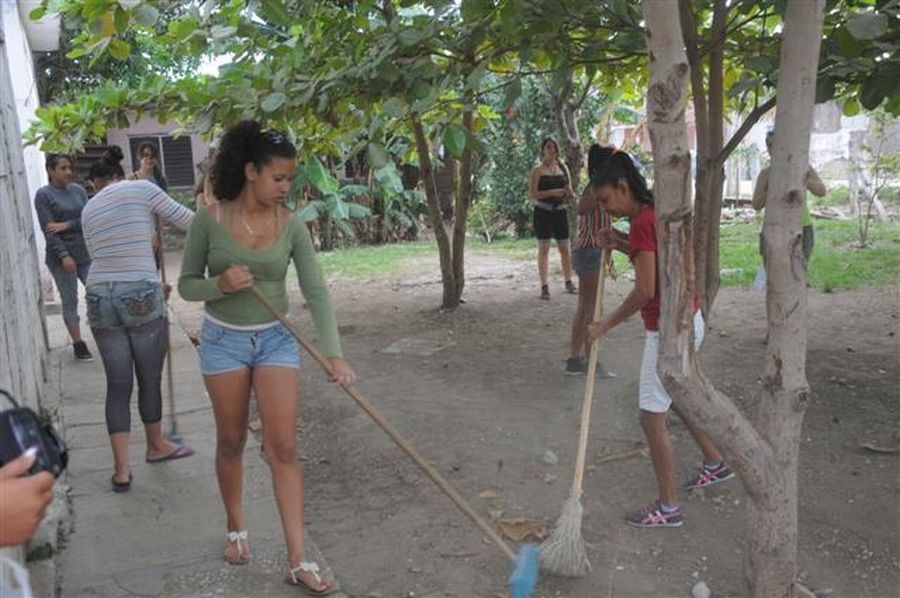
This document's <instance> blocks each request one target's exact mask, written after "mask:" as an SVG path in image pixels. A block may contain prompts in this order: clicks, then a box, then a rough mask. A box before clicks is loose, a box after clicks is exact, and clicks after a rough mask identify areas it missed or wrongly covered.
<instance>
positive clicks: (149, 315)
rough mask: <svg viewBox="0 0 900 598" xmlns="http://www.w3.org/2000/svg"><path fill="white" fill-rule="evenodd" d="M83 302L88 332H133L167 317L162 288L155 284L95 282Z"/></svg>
mask: <svg viewBox="0 0 900 598" xmlns="http://www.w3.org/2000/svg"><path fill="white" fill-rule="evenodd" d="M84 298H85V302H86V303H87V317H88V323H89V324H90V326H91V328H133V327H135V326H141V325H143V324H147V323H149V322H152V321H154V320H158V319H159V318H161V317H163V316H164V315H165V314H166V300H165V297H164V295H163V290H162V285H161V284H159V283H158V282H155V281H148V280H138V281H133V282H97V283H93V284H91V285H90V286H88V287H87V289H85V297H84Z"/></svg>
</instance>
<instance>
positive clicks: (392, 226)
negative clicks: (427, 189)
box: [372, 162, 428, 241]
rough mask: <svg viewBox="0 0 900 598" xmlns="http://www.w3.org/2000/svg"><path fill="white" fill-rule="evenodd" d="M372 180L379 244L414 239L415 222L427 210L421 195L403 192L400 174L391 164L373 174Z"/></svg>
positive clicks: (410, 191) (415, 232)
mask: <svg viewBox="0 0 900 598" xmlns="http://www.w3.org/2000/svg"><path fill="white" fill-rule="evenodd" d="M372 174H373V178H374V179H375V183H376V185H375V194H374V200H375V211H376V212H380V215H381V219H382V221H381V240H382V241H397V240H400V239H404V238H406V239H415V237H416V236H417V235H418V230H419V219H420V218H421V217H422V216H424V215H425V214H426V213H427V211H428V207H427V206H426V204H425V198H424V194H423V193H422V191H421V190H419V189H406V188H404V186H403V180H402V178H401V176H400V171H399V170H398V169H397V166H396V165H394V163H393V162H388V163H387V164H385V165H384V166H382V167H381V168H377V169H375V170H374V171H373V173H372Z"/></svg>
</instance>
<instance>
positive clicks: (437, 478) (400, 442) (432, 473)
mask: <svg viewBox="0 0 900 598" xmlns="http://www.w3.org/2000/svg"><path fill="white" fill-rule="evenodd" d="M250 292H251V293H253V296H254V297H256V299H257V300H258V301H259V302H260V303H262V304H263V306H264V307H265V308H266V309H267V310H269V312H270V313H271V314H272V315H273V316H275V317H276V318H277V319H278V321H279V322H281V323H282V324H283V325H284V327H285V328H287V329H288V330H289V331H290V332H291V334H292V335H294V338H296V339H297V342H298V343H300V346H302V347H303V349H304V350H305V351H306V352H307V353H309V354H310V355H311V356H312V358H313V359H314V360H316V362H318V364H319V365H320V366H322V369H324V370H325V371H326V372H327V373H328V374H329V375H331V365H330V364H329V363H328V360H327V359H325V357H324V356H323V355H322V354H321V353H319V351H318V350H317V349H316V348H315V347H314V346H313V345H312V344H311V343H309V342H307V341H306V339H304V338H303V337H302V336H300V333H299V332H298V331H297V328H296V327H295V326H294V325H293V324H292V323H290V322H288V321H287V318H285V317H284V315H282V314H281V313H280V312H279V311H278V309H277V308H276V307H275V306H274V305H272V302H271V301H269V299H268V297H266V296H265V295H263V294H262V292H260V290H259V288H258V287H257V286H256V285H255V284H254V285H253V286H252V287H250ZM340 387H341V389H342V390H343V391H344V392H346V393H347V394H348V395H350V398H351V399H353V400H354V401H355V402H356V404H357V405H359V406H360V407H361V408H362V410H363V411H365V412H366V413H367V414H368V415H369V417H371V418H372V419H373V420H374V421H375V423H376V424H378V427H380V428H381V429H382V430H384V431H385V433H386V434H387V435H388V436H390V437H391V440H393V441H394V442H395V443H396V444H397V446H399V447H400V448H401V449H403V452H405V453H406V454H407V455H409V457H410V458H411V459H412V460H413V461H415V462H416V464H417V465H418V466H419V467H421V468H422V471H424V472H425V474H426V475H427V476H428V477H429V478H431V481H433V482H434V483H435V484H437V485H438V488H440V489H441V491H442V492H443V493H444V494H446V495H447V496H448V497H449V498H450V500H452V501H453V502H454V503H455V504H456V506H457V507H459V509H460V510H461V511H462V512H463V513H464V514H465V515H466V516H467V517H468V518H469V519H471V520H472V522H473V523H474V524H475V525H477V526H478V528H479V529H480V530H481V531H482V532H484V534H485V535H486V536H487V537H488V538H489V539H490V540H491V541H492V542H493V543H494V544H496V545H497V547H498V548H499V549H500V550H502V551H503V553H504V554H505V555H506V556H507V558H510V559H514V558H515V556H516V554H515V553H514V552H513V551H512V549H511V548H510V547H509V546H508V545H507V544H506V542H505V541H504V540H503V538H501V537H500V535H499V534H498V533H497V532H496V531H494V529H493V528H492V527H491V526H490V525H488V524H487V522H486V521H484V519H483V518H482V517H481V516H480V515H478V513H476V512H475V509H473V508H472V507H471V506H470V505H469V504H468V503H467V502H466V500H465V499H464V498H463V497H462V496H460V494H459V493H458V492H457V491H456V489H454V488H453V486H451V485H450V482H448V481H447V480H446V479H444V477H443V476H442V475H441V474H440V473H438V472H437V470H436V469H435V468H434V467H432V466H431V464H430V463H428V461H426V460H425V459H424V458H423V457H422V456H421V455H420V454H419V453H418V451H416V449H415V448H413V446H412V445H411V444H410V443H409V442H407V441H406V439H404V438H403V437H402V436H400V434H399V433H397V431H396V430H395V429H394V427H393V426H392V425H391V424H390V423H389V422H388V421H387V420H386V419H385V418H384V416H383V415H381V413H380V412H379V411H378V410H377V409H376V408H375V406H374V405H372V403H371V402H370V401H369V399H367V398H366V397H365V396H363V395H362V393H360V392H359V391H358V390H356V388H354V387H352V386H344V385H343V384H341V385H340Z"/></svg>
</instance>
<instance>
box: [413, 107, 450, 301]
mask: <svg viewBox="0 0 900 598" xmlns="http://www.w3.org/2000/svg"><path fill="white" fill-rule="evenodd" d="M412 128H413V135H414V136H415V139H416V152H417V153H418V154H419V174H420V175H421V177H422V181H423V182H424V183H425V201H426V203H427V204H428V218H429V220H431V227H432V229H433V230H434V237H435V240H436V241H437V245H438V257H439V258H440V262H441V285H442V287H443V290H444V298H443V301H442V303H441V305H442V307H444V308H446V309H453V308H455V307H456V306H458V305H459V294H458V293H457V291H456V280H455V277H454V274H453V257H452V251H451V247H450V238H449V237H448V236H447V229H446V228H445V227H444V218H443V216H442V214H441V203H440V199H439V197H438V189H437V183H436V182H435V179H434V165H433V164H432V162H431V144H430V143H428V138H427V137H426V136H425V128H424V127H423V126H422V119H421V118H419V115H418V114H414V115H413V116H412Z"/></svg>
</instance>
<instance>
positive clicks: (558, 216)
mask: <svg viewBox="0 0 900 598" xmlns="http://www.w3.org/2000/svg"><path fill="white" fill-rule="evenodd" d="M534 236H535V237H537V239H538V241H549V240H550V239H556V240H557V241H568V240H569V216H568V214H567V212H566V210H565V209H562V210H545V209H543V208H538V207H535V208H534Z"/></svg>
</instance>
